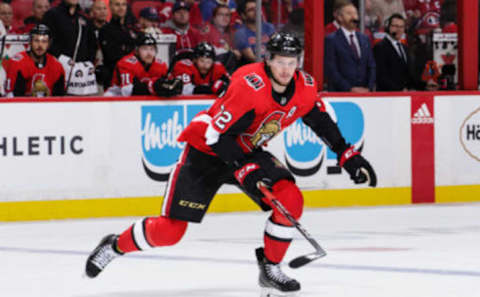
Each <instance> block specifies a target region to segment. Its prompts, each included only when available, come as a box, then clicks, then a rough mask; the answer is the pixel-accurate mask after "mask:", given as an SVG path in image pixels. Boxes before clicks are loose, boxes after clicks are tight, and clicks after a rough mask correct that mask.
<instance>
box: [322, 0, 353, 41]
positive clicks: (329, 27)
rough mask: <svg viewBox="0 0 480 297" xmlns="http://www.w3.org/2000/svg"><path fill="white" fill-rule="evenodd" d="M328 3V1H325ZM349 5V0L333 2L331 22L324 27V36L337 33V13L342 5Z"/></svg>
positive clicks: (338, 27) (338, 26)
mask: <svg viewBox="0 0 480 297" xmlns="http://www.w3.org/2000/svg"><path fill="white" fill-rule="evenodd" d="M327 2H328V1H327ZM348 3H350V1H349V0H335V3H334V5H333V7H332V10H333V13H332V15H333V21H332V22H330V23H328V24H327V25H326V26H325V36H327V35H330V34H332V33H333V32H335V31H337V30H338V29H340V24H339V23H338V12H339V10H340V8H342V7H343V6H344V5H346V4H348Z"/></svg>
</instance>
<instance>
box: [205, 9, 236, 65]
mask: <svg viewBox="0 0 480 297" xmlns="http://www.w3.org/2000/svg"><path fill="white" fill-rule="evenodd" d="M231 16H232V13H231V12H230V9H229V8H228V7H227V6H226V5H218V6H217V7H215V9H214V10H213V17H212V19H211V21H210V22H208V23H207V24H206V25H205V27H204V28H203V30H202V31H201V32H202V36H203V39H204V40H206V41H207V42H209V43H210V44H212V45H213V47H214V49H215V53H216V54H217V61H220V62H221V63H222V64H223V65H224V66H225V67H226V68H227V69H228V71H229V72H230V73H231V72H233V70H235V68H236V64H237V63H236V60H237V59H240V52H239V51H237V50H234V49H233V34H232V28H231V26H230V20H231Z"/></svg>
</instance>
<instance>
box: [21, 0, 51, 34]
mask: <svg viewBox="0 0 480 297" xmlns="http://www.w3.org/2000/svg"><path fill="white" fill-rule="evenodd" d="M49 9H50V2H49V1H48V0H34V1H33V3H32V15H31V16H29V17H28V18H26V19H25V20H23V24H24V25H23V27H22V29H21V31H22V33H28V32H30V31H31V30H32V28H33V27H35V26H36V25H38V24H41V23H42V19H43V15H44V14H45V13H46V12H47V11H48V10H49Z"/></svg>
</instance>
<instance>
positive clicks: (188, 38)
mask: <svg viewBox="0 0 480 297" xmlns="http://www.w3.org/2000/svg"><path fill="white" fill-rule="evenodd" d="M162 32H163V33H165V34H175V35H177V45H176V53H175V55H176V56H177V59H181V58H183V57H188V55H191V53H192V52H193V48H194V47H195V46H196V45H197V44H198V43H199V42H200V40H201V35H200V31H198V30H197V29H195V28H193V27H192V26H190V6H189V5H188V4H187V2H185V1H182V0H180V1H177V2H175V4H174V5H173V8H172V19H170V20H168V21H167V22H165V25H164V27H162Z"/></svg>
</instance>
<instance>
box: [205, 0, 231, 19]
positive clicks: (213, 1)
mask: <svg viewBox="0 0 480 297" xmlns="http://www.w3.org/2000/svg"><path fill="white" fill-rule="evenodd" d="M218 5H223V6H227V7H228V9H229V10H230V11H232V10H235V9H236V8H237V4H236V3H235V0H200V5H199V7H200V11H201V12H202V18H203V21H204V22H209V21H210V20H211V19H212V17H213V15H214V13H213V11H214V10H215V8H216V7H217V6H218Z"/></svg>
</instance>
